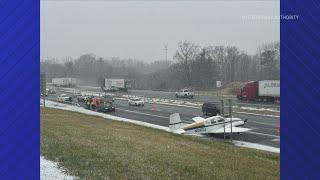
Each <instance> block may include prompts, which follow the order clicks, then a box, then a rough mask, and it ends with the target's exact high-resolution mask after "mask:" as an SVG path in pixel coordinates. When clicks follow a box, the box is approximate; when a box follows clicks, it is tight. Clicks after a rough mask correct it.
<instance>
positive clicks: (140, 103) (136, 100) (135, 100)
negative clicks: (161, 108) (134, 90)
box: [128, 97, 144, 106]
mask: <svg viewBox="0 0 320 180" xmlns="http://www.w3.org/2000/svg"><path fill="white" fill-rule="evenodd" d="M128 103H129V106H144V99H143V98H139V97H135V98H131V99H129V101H128Z"/></svg>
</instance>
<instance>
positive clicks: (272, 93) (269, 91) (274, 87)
mask: <svg viewBox="0 0 320 180" xmlns="http://www.w3.org/2000/svg"><path fill="white" fill-rule="evenodd" d="M258 95H259V96H260V97H277V98H278V97H280V81H279V80H263V81H259V89H258Z"/></svg>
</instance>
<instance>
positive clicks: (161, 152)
mask: <svg viewBox="0 0 320 180" xmlns="http://www.w3.org/2000/svg"><path fill="white" fill-rule="evenodd" d="M41 154H42V155H43V156H44V157H46V158H47V159H49V160H53V161H56V162H59V163H60V165H62V166H64V167H65V168H66V169H67V170H68V173H69V174H71V175H75V176H78V177H80V178H82V179H246V180H247V179H279V178H280V168H279V155H277V154H273V153H267V152H262V151H258V150H252V149H246V148H239V147H235V146H232V145H229V144H226V143H221V142H214V141H208V140H201V139H199V138H195V137H190V136H182V135H174V134H171V133H167V132H163V131H160V130H155V129H151V128H146V127H142V126H137V125H133V124H129V123H124V122H117V121H111V120H106V119H103V118H100V117H96V116H89V115H84V114H80V113H75V112H68V111H63V110H57V109H50V108H41Z"/></svg>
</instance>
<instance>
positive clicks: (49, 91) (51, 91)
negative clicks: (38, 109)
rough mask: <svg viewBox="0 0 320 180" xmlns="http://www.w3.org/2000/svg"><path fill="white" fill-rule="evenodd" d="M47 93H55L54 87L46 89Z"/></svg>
mask: <svg viewBox="0 0 320 180" xmlns="http://www.w3.org/2000/svg"><path fill="white" fill-rule="evenodd" d="M48 94H56V91H55V90H54V89H48Z"/></svg>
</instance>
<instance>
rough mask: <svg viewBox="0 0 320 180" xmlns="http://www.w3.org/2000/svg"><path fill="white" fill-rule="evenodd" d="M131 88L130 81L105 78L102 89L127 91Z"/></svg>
mask: <svg viewBox="0 0 320 180" xmlns="http://www.w3.org/2000/svg"><path fill="white" fill-rule="evenodd" d="M129 88H131V84H130V81H128V80H125V79H105V80H104V90H106V91H127V90H128V89H129Z"/></svg>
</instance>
